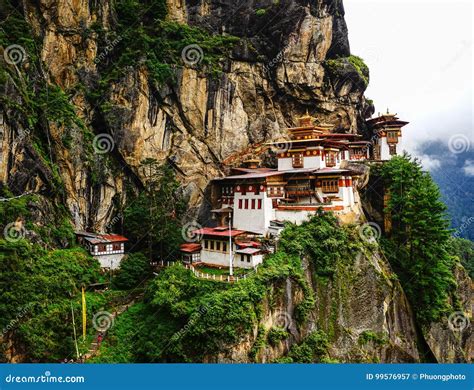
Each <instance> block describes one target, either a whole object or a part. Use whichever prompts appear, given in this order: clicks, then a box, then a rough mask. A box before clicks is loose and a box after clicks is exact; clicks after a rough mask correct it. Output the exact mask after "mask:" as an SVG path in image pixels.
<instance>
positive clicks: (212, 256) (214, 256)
mask: <svg viewBox="0 0 474 390" xmlns="http://www.w3.org/2000/svg"><path fill="white" fill-rule="evenodd" d="M236 250H237V247H236V245H235V244H234V243H232V255H233V259H234V260H233V263H232V264H233V266H234V267H238V268H255V266H257V265H258V264H261V263H262V262H263V255H254V256H251V258H250V263H248V262H247V258H246V257H245V261H244V262H243V261H241V260H240V259H241V256H240V254H239V253H236ZM201 261H202V262H204V263H207V264H212V265H217V266H222V267H229V251H227V252H218V251H211V250H208V249H205V248H204V247H203V248H202V250H201Z"/></svg>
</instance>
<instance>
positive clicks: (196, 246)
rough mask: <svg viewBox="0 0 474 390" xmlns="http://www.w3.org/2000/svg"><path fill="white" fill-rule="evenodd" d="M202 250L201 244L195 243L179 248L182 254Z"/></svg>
mask: <svg viewBox="0 0 474 390" xmlns="http://www.w3.org/2000/svg"><path fill="white" fill-rule="evenodd" d="M201 248H202V247H201V244H195V243H187V244H181V246H180V247H179V249H180V250H181V252H186V253H194V252H199V251H200V250H201Z"/></svg>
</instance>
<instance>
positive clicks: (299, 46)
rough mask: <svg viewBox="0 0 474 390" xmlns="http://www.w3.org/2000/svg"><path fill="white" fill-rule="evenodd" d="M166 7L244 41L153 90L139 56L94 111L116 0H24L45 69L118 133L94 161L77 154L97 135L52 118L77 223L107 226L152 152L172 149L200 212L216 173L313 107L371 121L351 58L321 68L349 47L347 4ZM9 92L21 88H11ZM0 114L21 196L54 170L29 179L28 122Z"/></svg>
mask: <svg viewBox="0 0 474 390" xmlns="http://www.w3.org/2000/svg"><path fill="white" fill-rule="evenodd" d="M167 6H168V18H169V19H171V20H175V21H178V22H180V23H187V24H189V25H191V26H198V27H201V28H204V29H206V30H207V31H209V32H211V33H213V34H232V35H234V36H237V37H239V38H240V41H239V43H237V44H236V46H235V47H234V49H233V52H232V54H231V56H230V58H227V59H226V60H225V61H224V63H223V64H222V70H223V71H222V73H221V74H220V76H219V77H217V78H215V77H214V78H211V77H209V76H208V75H206V74H204V73H203V72H201V71H199V70H196V69H193V68H191V67H187V66H183V67H181V68H180V69H177V70H176V72H177V73H176V82H173V83H169V84H167V85H165V86H163V87H160V90H159V91H158V93H156V91H154V90H153V87H152V82H151V81H150V77H149V75H148V73H147V70H146V68H145V67H144V66H143V65H140V63H137V64H131V66H129V67H127V68H126V69H123V72H122V73H123V76H122V77H121V78H120V80H119V81H118V82H115V83H113V84H112V85H110V88H109V91H108V93H107V94H106V96H102V97H101V100H100V104H101V106H102V107H104V105H106V106H107V110H106V111H105V110H103V112H104V114H103V118H102V117H100V118H99V119H98V116H97V110H98V104H97V103H95V104H93V103H91V101H90V99H88V98H87V92H88V91H89V89H90V87H91V86H93V85H94V83H96V82H97V80H99V79H100V77H101V75H100V72H99V70H98V68H99V66H98V64H99V63H100V61H101V60H102V59H103V57H104V55H106V54H107V51H106V48H105V49H104V47H103V45H102V46H101V44H100V42H99V39H98V35H97V34H96V33H94V32H92V33H91V31H93V30H94V28H97V26H99V27H100V28H101V29H103V30H105V31H111V30H113V29H114V25H115V24H114V23H115V22H114V17H115V15H114V12H113V9H112V4H111V3H110V2H109V1H108V0H101V1H97V2H95V3H91V2H88V1H72V0H66V1H53V0H42V1H39V2H33V1H25V2H24V13H25V17H26V19H27V21H28V23H29V24H30V26H31V28H32V30H33V32H34V34H35V36H36V38H37V39H38V42H39V43H40V44H41V46H40V53H41V61H42V63H43V72H42V75H41V77H44V79H45V80H47V81H48V82H50V83H53V84H56V85H58V86H60V87H61V88H62V89H63V90H64V91H66V92H67V93H68V94H69V95H70V96H71V99H70V100H71V103H72V104H73V106H74V109H75V111H76V112H77V114H78V115H79V117H80V118H81V119H82V120H83V122H84V124H85V126H86V127H87V129H88V130H89V131H90V132H91V133H92V134H93V135H100V134H109V135H111V136H112V139H113V144H114V148H113V150H112V151H111V152H110V154H109V155H108V156H107V158H109V159H110V160H112V162H111V163H107V164H106V163H104V161H105V157H104V156H100V155H94V156H93V158H92V161H87V163H86V162H85V161H84V158H82V157H81V156H83V155H84V150H85V149H86V148H90V146H91V139H85V137H84V136H83V134H82V132H81V131H80V130H79V129H77V128H75V127H74V126H57V125H56V124H53V123H47V124H45V127H47V128H49V134H48V137H49V143H50V155H51V156H50V158H51V160H52V161H53V162H54V163H55V164H56V165H57V166H58V167H59V172H58V175H60V178H61V180H62V181H63V183H64V192H63V194H62V199H61V201H62V202H64V203H65V204H66V205H67V207H68V209H69V211H70V212H71V214H72V216H73V220H74V223H75V225H76V227H77V228H79V229H84V228H89V229H95V230H106V227H107V224H108V223H109V222H110V220H111V219H112V218H113V215H114V208H113V207H112V199H119V200H120V201H123V199H124V194H123V183H124V181H126V182H132V183H133V185H135V186H138V188H139V187H140V184H141V181H142V179H143V178H142V177H141V173H140V170H139V169H138V167H139V164H140V162H141V161H142V160H144V159H146V158H155V159H157V160H159V161H165V160H167V159H170V158H171V159H172V160H173V162H174V163H175V164H176V166H177V170H178V172H179V175H180V180H181V182H182V183H183V185H184V186H185V187H186V188H187V193H188V194H189V195H190V203H191V205H192V206H194V207H196V209H198V208H199V206H200V203H201V201H202V198H203V193H204V190H205V188H206V185H207V183H208V181H209V179H211V178H213V177H216V176H219V175H220V174H222V169H223V166H222V161H223V160H225V159H226V158H228V157H230V156H232V155H233V154H235V153H238V152H239V151H241V150H243V149H245V148H248V147H249V146H250V147H251V146H252V145H254V144H257V143H261V142H264V141H268V140H271V139H273V138H276V137H278V136H279V135H281V134H285V128H286V127H289V126H292V125H294V124H295V123H296V119H297V117H298V116H300V115H301V114H303V113H304V112H306V110H308V111H309V112H310V113H313V115H315V116H316V117H317V118H318V120H319V121H320V122H326V123H327V122H329V123H333V124H334V125H336V127H337V128H340V129H344V130H346V131H350V132H357V131H358V129H359V128H360V127H361V126H363V119H364V116H365V115H366V112H367V108H368V107H369V105H368V104H367V103H366V101H365V98H364V96H363V92H364V90H365V87H366V85H365V84H364V83H361V82H360V80H358V75H357V72H355V73H354V69H351V68H350V67H349V68H350V69H348V71H347V72H345V71H344V70H343V69H342V73H341V74H340V75H336V76H335V77H336V78H335V77H334V76H333V75H331V77H329V75H328V71H327V69H326V67H325V61H326V60H328V59H332V58H336V57H340V56H348V55H349V54H350V50H349V42H348V37H347V27H346V24H345V21H344V9H343V6H342V2H333V1H326V0H325V1H314V2H310V3H308V2H305V1H302V0H284V1H279V2H274V1H269V0H268V1H261V2H258V4H256V3H255V2H253V1H250V0H247V1H242V2H239V4H238V5H237V6H236V4H235V2H233V1H230V0H226V1H213V0H198V1H195V0H193V1H184V0H169V1H167ZM283 16H284V17H283ZM112 44H113V43H112ZM9 91H10V93H11V94H12V95H11V96H12V97H15V96H14V95H15V91H14V88H13V87H10V90H9ZM16 98H17V99H18V101H19V102H21V97H20V96H17V97H16ZM3 114H4V122H3V125H2V129H1V131H2V132H3V134H4V136H3V137H2V144H1V149H2V164H3V166H2V167H4V168H5V169H2V181H3V182H5V183H7V184H8V186H9V187H10V188H12V189H14V191H15V192H17V193H23V192H27V191H35V192H37V191H38V190H41V191H43V192H44V191H45V190H47V188H48V186H51V183H49V181H51V180H49V179H48V177H51V175H49V176H48V174H46V173H45V172H44V170H43V168H42V167H41V166H40V164H37V165H35V166H36V167H37V169H31V168H30V169H28V173H27V176H28V178H29V179H28V180H25V178H24V177H22V176H24V175H25V173H26V172H25V169H27V168H26V167H25V164H26V165H27V163H26V162H25V160H29V159H31V156H30V155H29V150H31V149H32V148H31V147H28V141H29V138H28V137H25V138H24V139H23V141H24V142H23V144H18V138H20V134H21V130H22V129H21V123H24V121H21V120H18V119H19V118H18V113H17V112H14V111H12V110H7V109H5V110H4V113H3ZM25 127H26V126H25ZM65 135H67V136H68V137H70V138H72V143H71V144H72V147H70V148H64V147H63V142H61V141H62V139H63V138H64V137H65ZM35 160H36V161H39V159H35ZM104 168H105V169H104ZM96 170H99V171H100V173H99V174H97V172H94V171H96Z"/></svg>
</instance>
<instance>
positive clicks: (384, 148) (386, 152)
mask: <svg viewBox="0 0 474 390" xmlns="http://www.w3.org/2000/svg"><path fill="white" fill-rule="evenodd" d="M379 142H380V143H381V148H380V158H381V159H382V160H390V159H391V158H392V156H390V149H389V147H388V142H387V137H382V138H380V140H379Z"/></svg>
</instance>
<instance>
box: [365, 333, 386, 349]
mask: <svg viewBox="0 0 474 390" xmlns="http://www.w3.org/2000/svg"><path fill="white" fill-rule="evenodd" d="M358 342H359V344H360V345H366V344H368V343H373V344H375V345H378V346H381V345H385V344H387V343H388V339H387V336H386V335H385V334H378V333H375V332H372V331H370V330H365V331H363V332H362V333H361V334H360V336H359V340H358Z"/></svg>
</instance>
